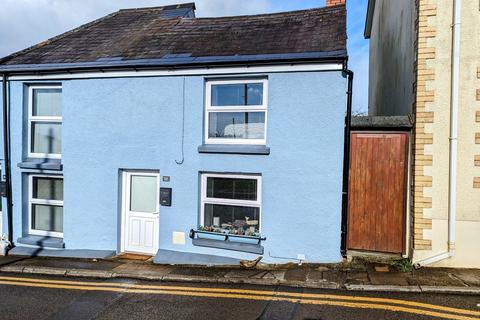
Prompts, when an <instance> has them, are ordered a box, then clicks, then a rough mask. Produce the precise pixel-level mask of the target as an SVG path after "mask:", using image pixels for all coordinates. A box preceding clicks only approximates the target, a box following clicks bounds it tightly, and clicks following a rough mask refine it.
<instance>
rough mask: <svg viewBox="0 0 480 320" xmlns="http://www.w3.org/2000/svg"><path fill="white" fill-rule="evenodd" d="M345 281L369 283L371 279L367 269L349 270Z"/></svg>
mask: <svg viewBox="0 0 480 320" xmlns="http://www.w3.org/2000/svg"><path fill="white" fill-rule="evenodd" d="M345 283H349V284H369V283H370V279H369V278H368V273H367V272H366V271H347V277H346V279H345Z"/></svg>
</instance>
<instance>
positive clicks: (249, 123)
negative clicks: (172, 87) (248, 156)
mask: <svg viewBox="0 0 480 320" xmlns="http://www.w3.org/2000/svg"><path fill="white" fill-rule="evenodd" d="M267 87H268V81H267V79H251V80H222V81H207V82H206V95H205V96H206V103H205V105H206V112H205V117H206V118H205V125H206V127H205V143H206V144H265V143H266V125H267V92H268V88H267Z"/></svg>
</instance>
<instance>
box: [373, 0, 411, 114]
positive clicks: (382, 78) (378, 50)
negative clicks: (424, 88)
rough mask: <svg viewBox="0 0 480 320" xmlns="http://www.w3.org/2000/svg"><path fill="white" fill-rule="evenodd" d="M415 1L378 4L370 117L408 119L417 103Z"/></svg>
mask: <svg viewBox="0 0 480 320" xmlns="http://www.w3.org/2000/svg"><path fill="white" fill-rule="evenodd" d="M415 19H416V7H415V1H414V0H376V4H375V12H374V16H373V22H372V29H371V36H370V70H369V72H370V75H369V77H370V80H369V89H368V113H369V115H371V116H393V115H408V114H410V113H411V112H412V104H413V102H414V94H413V83H414V79H415V78H414V77H415V73H414V61H415V47H414V43H415V38H416V33H415Z"/></svg>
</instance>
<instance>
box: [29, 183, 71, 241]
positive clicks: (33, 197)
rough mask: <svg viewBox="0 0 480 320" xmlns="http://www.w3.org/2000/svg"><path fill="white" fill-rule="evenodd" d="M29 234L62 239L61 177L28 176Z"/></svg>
mask: <svg viewBox="0 0 480 320" xmlns="http://www.w3.org/2000/svg"><path fill="white" fill-rule="evenodd" d="M28 190H29V191H28V194H29V195H28V206H29V208H28V216H29V233H30V234H33V235H40V236H50V237H59V238H61V237H63V177H62V176H58V175H43V174H38V175H37V174H32V175H29V176H28Z"/></svg>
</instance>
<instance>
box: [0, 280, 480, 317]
mask: <svg viewBox="0 0 480 320" xmlns="http://www.w3.org/2000/svg"><path fill="white" fill-rule="evenodd" d="M0 319H3V320H7V319H36V320H38V319H69V320H74V319H114V320H119V319H209V320H211V319H312V320H313V319H322V320H336V319H342V320H343V319H402V320H404V319H420V320H422V319H460V320H471V319H480V296H466V295H439V294H436V295H433V294H425V293H421V294H418V293H395V294H393V293H392V294H389V293H358V292H357V293H353V292H347V291H341V290H317V289H302V288H286V287H271V286H270V287H262V286H252V285H214V284H198V283H188V284H187V283H166V282H148V281H137V280H128V279H110V280H95V279H86V278H81V279H79V278H64V277H44V276H31V275H30V276H25V275H17V274H5V273H2V274H1V275H0Z"/></svg>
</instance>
